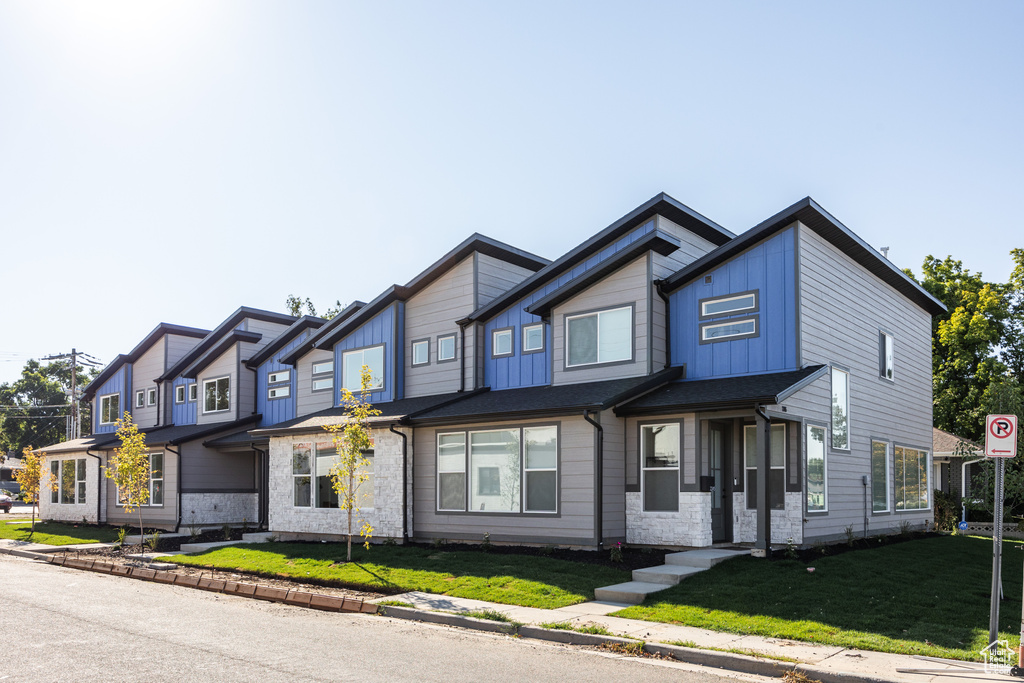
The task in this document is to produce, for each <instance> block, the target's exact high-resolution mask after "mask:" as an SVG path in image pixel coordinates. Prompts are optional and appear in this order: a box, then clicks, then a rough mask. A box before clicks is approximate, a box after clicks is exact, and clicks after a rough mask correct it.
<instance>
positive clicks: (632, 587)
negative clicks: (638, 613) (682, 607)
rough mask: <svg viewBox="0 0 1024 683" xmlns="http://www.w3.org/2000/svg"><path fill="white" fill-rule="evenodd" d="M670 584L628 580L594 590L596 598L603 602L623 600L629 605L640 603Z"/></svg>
mask: <svg viewBox="0 0 1024 683" xmlns="http://www.w3.org/2000/svg"><path fill="white" fill-rule="evenodd" d="M668 587H669V586H667V585H665V584H663V583H650V582H647V581H627V582H626V583H617V584H615V585H614V586H605V587H604V588H598V589H595V590H594V598H595V599H596V600H599V601H601V602H621V603H624V604H627V605H639V604H640V603H641V602H643V601H644V598H646V597H647V596H648V595H649V594H651V593H657V592H658V591H663V590H665V589H666V588H668Z"/></svg>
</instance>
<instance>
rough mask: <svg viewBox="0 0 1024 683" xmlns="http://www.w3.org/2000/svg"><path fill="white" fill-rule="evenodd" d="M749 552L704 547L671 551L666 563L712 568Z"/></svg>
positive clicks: (666, 557)
mask: <svg viewBox="0 0 1024 683" xmlns="http://www.w3.org/2000/svg"><path fill="white" fill-rule="evenodd" d="M749 554H750V551H749V550H720V549H718V548H703V549H701V550H687V551H684V552H681V553H669V554H668V555H665V563H666V564H674V565H680V566H686V567H700V568H701V569H710V568H711V567H713V566H715V565H716V564H718V563H719V562H724V561H725V560H731V559H732V558H734V557H742V556H743V555H749Z"/></svg>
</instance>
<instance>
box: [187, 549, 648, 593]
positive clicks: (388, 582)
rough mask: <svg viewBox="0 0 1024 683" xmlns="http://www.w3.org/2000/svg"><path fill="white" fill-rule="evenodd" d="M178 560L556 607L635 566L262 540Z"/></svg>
mask: <svg viewBox="0 0 1024 683" xmlns="http://www.w3.org/2000/svg"><path fill="white" fill-rule="evenodd" d="M169 559H170V561H172V562H177V563H179V564H187V565H192V566H197V567H211V568H216V569H236V570H240V571H245V572H250V573H253V574H257V575H262V576H268V577H288V578H294V579H297V580H301V581H308V582H312V583H321V584H326V585H335V586H342V587H347V588H353V589H357V590H358V589H362V590H369V591H375V592H383V593H392V594H394V593H404V592H407V591H424V592H427V593H438V594H441V595H450V596H452V597H459V598H473V599H476V600H488V601H490V602H499V603H503V604H507V605H523V606H526V607H540V608H546V609H555V608H557V607H565V606H566V605H573V604H576V603H579V602H586V601H588V600H593V599H594V589H595V588H600V587H601V586H607V585H609V584H613V583H621V582H623V581H628V580H629V572H627V571H624V570H621V569H613V568H611V567H603V566H598V565H593V564H585V563H582V562H570V561H567V560H559V559H555V558H551V557H538V556H525V555H512V554H504V553H485V552H482V551H475V550H447V549H434V548H423V547H416V546H406V547H402V546H370V549H369V550H366V549H364V548H362V547H358V548H353V549H352V562H345V545H344V544H342V543H260V544H247V545H236V546H228V547H223V548H214V549H212V550H208V551H206V552H204V553H201V554H197V555H179V556H176V557H174V558H169Z"/></svg>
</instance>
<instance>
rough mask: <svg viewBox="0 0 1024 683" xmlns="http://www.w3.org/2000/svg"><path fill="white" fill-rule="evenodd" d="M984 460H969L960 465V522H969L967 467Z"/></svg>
mask: <svg viewBox="0 0 1024 683" xmlns="http://www.w3.org/2000/svg"><path fill="white" fill-rule="evenodd" d="M982 460H984V458H975V459H974V460H968V461H966V462H964V463H963V464H961V465H960V510H961V512H960V521H961V522H966V521H967V466H968V465H973V464H974V463H976V462H981V461H982Z"/></svg>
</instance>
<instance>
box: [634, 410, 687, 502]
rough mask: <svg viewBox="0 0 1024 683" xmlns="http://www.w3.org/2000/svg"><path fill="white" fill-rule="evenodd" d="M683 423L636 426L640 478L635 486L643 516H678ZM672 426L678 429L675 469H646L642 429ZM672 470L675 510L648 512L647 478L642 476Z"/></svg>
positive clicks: (666, 421)
mask: <svg viewBox="0 0 1024 683" xmlns="http://www.w3.org/2000/svg"><path fill="white" fill-rule="evenodd" d="M684 423H685V420H683V419H682V418H680V419H678V420H655V421H647V422H644V423H641V424H638V425H637V439H638V441H637V451H636V452H637V461H638V464H639V465H640V477H639V481H638V482H637V484H638V486H639V489H640V509H641V510H642V511H643V513H644V514H656V513H664V514H670V515H676V514H679V509H680V508H679V493H680V489H681V488H682V480H683V457H684V455H685V450H684V443H685V441H684V437H683V434H684V430H685V424H684ZM672 425H675V426H677V427H678V428H679V462H677V463H676V466H675V467H647V466H646V465H645V464H644V429H646V428H648V427H668V426H672ZM672 470H675V473H676V508H675V510H648V509H647V491H646V485H645V481H646V479H647V477H645V476H644V473H645V472H648V471H655V472H668V471H672Z"/></svg>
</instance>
